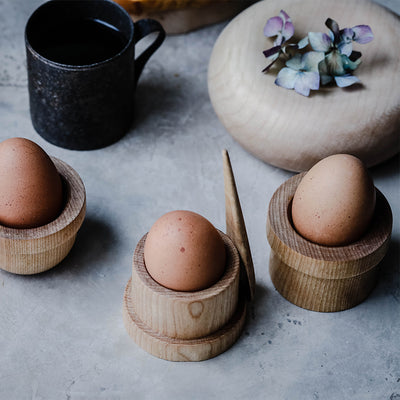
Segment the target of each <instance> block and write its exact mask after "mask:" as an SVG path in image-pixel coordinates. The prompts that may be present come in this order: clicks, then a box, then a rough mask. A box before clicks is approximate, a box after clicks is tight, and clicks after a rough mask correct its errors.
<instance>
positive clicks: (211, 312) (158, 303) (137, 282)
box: [131, 232, 240, 339]
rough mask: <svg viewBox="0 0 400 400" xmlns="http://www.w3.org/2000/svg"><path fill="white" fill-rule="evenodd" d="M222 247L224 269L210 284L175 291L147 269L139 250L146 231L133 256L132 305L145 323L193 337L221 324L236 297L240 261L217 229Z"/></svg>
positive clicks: (181, 336) (175, 334)
mask: <svg viewBox="0 0 400 400" xmlns="http://www.w3.org/2000/svg"><path fill="white" fill-rule="evenodd" d="M220 234H221V236H222V238H223V240H224V244H225V249H226V254H227V259H226V270H225V273H224V275H223V276H222V278H221V279H220V280H219V281H218V282H217V283H216V284H214V285H213V286H211V287H209V288H207V289H204V290H200V291H197V292H177V291H174V290H171V289H167V288H165V287H164V286H161V285H160V284H159V283H157V282H156V281H154V280H153V279H152V278H151V276H150V275H149V273H148V272H147V269H146V266H145V262H144V257H143V251H144V244H145V240H146V237H147V235H145V236H144V237H143V238H142V239H141V240H140V241H139V243H138V245H137V246H136V249H135V253H134V256H133V267H132V291H131V298H132V307H133V311H134V312H135V314H136V315H137V317H138V318H139V320H141V321H142V322H143V323H144V324H145V325H147V326H148V327H150V328H151V329H152V330H153V331H155V332H157V333H159V334H161V335H163V336H167V337H170V338H174V339H196V338H200V337H204V336H207V335H209V334H211V333H212V332H215V331H216V330H218V329H219V328H221V327H222V326H224V325H225V324H226V323H227V322H228V321H229V320H230V319H231V318H232V316H233V314H234V313H235V311H236V308H237V303H238V299H239V272H240V262H239V255H238V252H237V250H236V248H235V246H234V245H233V243H232V241H231V240H230V239H229V238H228V237H227V236H226V235H225V234H223V233H222V232H220Z"/></svg>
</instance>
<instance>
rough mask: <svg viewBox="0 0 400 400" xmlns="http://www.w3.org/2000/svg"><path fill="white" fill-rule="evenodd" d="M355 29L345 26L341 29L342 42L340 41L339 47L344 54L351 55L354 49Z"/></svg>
mask: <svg viewBox="0 0 400 400" xmlns="http://www.w3.org/2000/svg"><path fill="white" fill-rule="evenodd" d="M353 36H354V33H353V30H352V29H350V28H345V29H342V30H341V31H340V42H339V43H338V46H337V47H338V49H339V51H340V52H341V53H342V54H345V55H346V56H349V55H350V54H351V52H352V51H353Z"/></svg>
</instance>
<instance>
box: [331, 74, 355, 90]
mask: <svg viewBox="0 0 400 400" xmlns="http://www.w3.org/2000/svg"><path fill="white" fill-rule="evenodd" d="M335 81H336V84H337V85H338V86H339V87H348V86H351V85H354V84H355V83H359V82H360V80H359V79H358V78H357V77H356V76H354V75H350V74H347V75H343V76H335Z"/></svg>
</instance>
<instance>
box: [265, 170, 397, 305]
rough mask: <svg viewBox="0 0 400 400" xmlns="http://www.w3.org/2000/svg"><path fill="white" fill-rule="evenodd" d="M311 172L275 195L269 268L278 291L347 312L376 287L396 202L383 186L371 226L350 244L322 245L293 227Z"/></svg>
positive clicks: (294, 300)
mask: <svg viewBox="0 0 400 400" xmlns="http://www.w3.org/2000/svg"><path fill="white" fill-rule="evenodd" d="M304 175H305V173H302V174H298V175H296V176H294V177H292V178H291V179H289V180H287V181H286V182H285V183H284V184H283V185H281V186H280V187H279V188H278V190H277V191H276V192H275V194H274V195H273V197H272V199H271V202H270V205H269V210H268V221H267V237H268V241H269V244H270V245H271V255H270V260H269V271H270V275H271V280H272V282H273V284H274V286H275V288H276V289H277V290H278V292H279V293H280V294H281V295H282V296H283V297H285V298H286V299H287V300H289V301H290V302H292V303H294V304H296V305H297V306H300V307H303V308H306V309H309V310H313V311H323V312H330V311H341V310H345V309H348V308H351V307H354V306H356V305H357V304H359V303H361V302H362V301H363V300H364V299H365V298H366V297H367V296H368V295H369V293H370V292H371V291H372V289H373V288H374V286H375V284H376V281H377V275H378V264H379V262H380V261H381V260H382V259H383V257H384V255H385V254H386V251H387V249H388V247H389V241H390V235H391V231H392V212H391V209H390V206H389V204H388V202H387V200H386V199H385V197H384V196H383V194H382V193H381V192H379V191H378V190H377V191H376V192H377V199H376V209H375V214H374V217H373V220H372V222H371V224H370V226H369V228H368V231H367V232H366V233H365V234H364V235H363V237H362V238H360V239H359V240H358V241H356V242H354V243H351V244H349V245H346V246H337V247H333V246H321V245H318V244H315V243H312V242H310V241H308V240H306V239H304V238H303V237H302V236H300V235H299V234H298V233H297V232H296V230H295V229H294V227H293V223H292V219H291V205H292V199H293V196H294V193H295V191H296V188H297V186H298V184H299V183H300V181H301V179H302V177H303V176H304Z"/></svg>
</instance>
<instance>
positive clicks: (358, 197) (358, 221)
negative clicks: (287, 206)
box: [292, 154, 376, 246]
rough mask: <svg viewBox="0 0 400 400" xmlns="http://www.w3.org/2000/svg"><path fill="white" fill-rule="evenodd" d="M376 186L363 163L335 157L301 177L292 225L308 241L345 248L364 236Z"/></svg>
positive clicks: (340, 155) (293, 204) (295, 198)
mask: <svg viewBox="0 0 400 400" xmlns="http://www.w3.org/2000/svg"><path fill="white" fill-rule="evenodd" d="M375 202H376V193H375V187H374V184H373V181H372V179H371V177H370V176H369V174H368V171H367V170H366V168H365V167H364V165H363V163H362V162H361V161H360V160H359V159H358V158H356V157H354V156H351V155H348V154H336V155H333V156H330V157H327V158H325V159H323V160H321V161H320V162H318V163H317V164H315V165H314V166H313V167H312V168H311V169H310V170H309V171H308V172H307V174H306V175H305V176H304V178H303V179H302V181H301V182H300V184H299V186H298V187H297V190H296V193H295V195H294V197H293V203H292V219H293V225H294V227H295V228H296V230H297V232H298V233H299V234H300V235H302V236H303V237H304V238H306V239H308V240H310V241H311V242H314V243H318V244H321V245H326V246H339V245H346V244H349V243H352V242H355V241H356V240H358V239H359V238H360V237H361V236H362V235H363V233H365V231H366V229H367V228H368V225H369V223H370V221H371V219H372V216H373V214H374V209H375Z"/></svg>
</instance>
